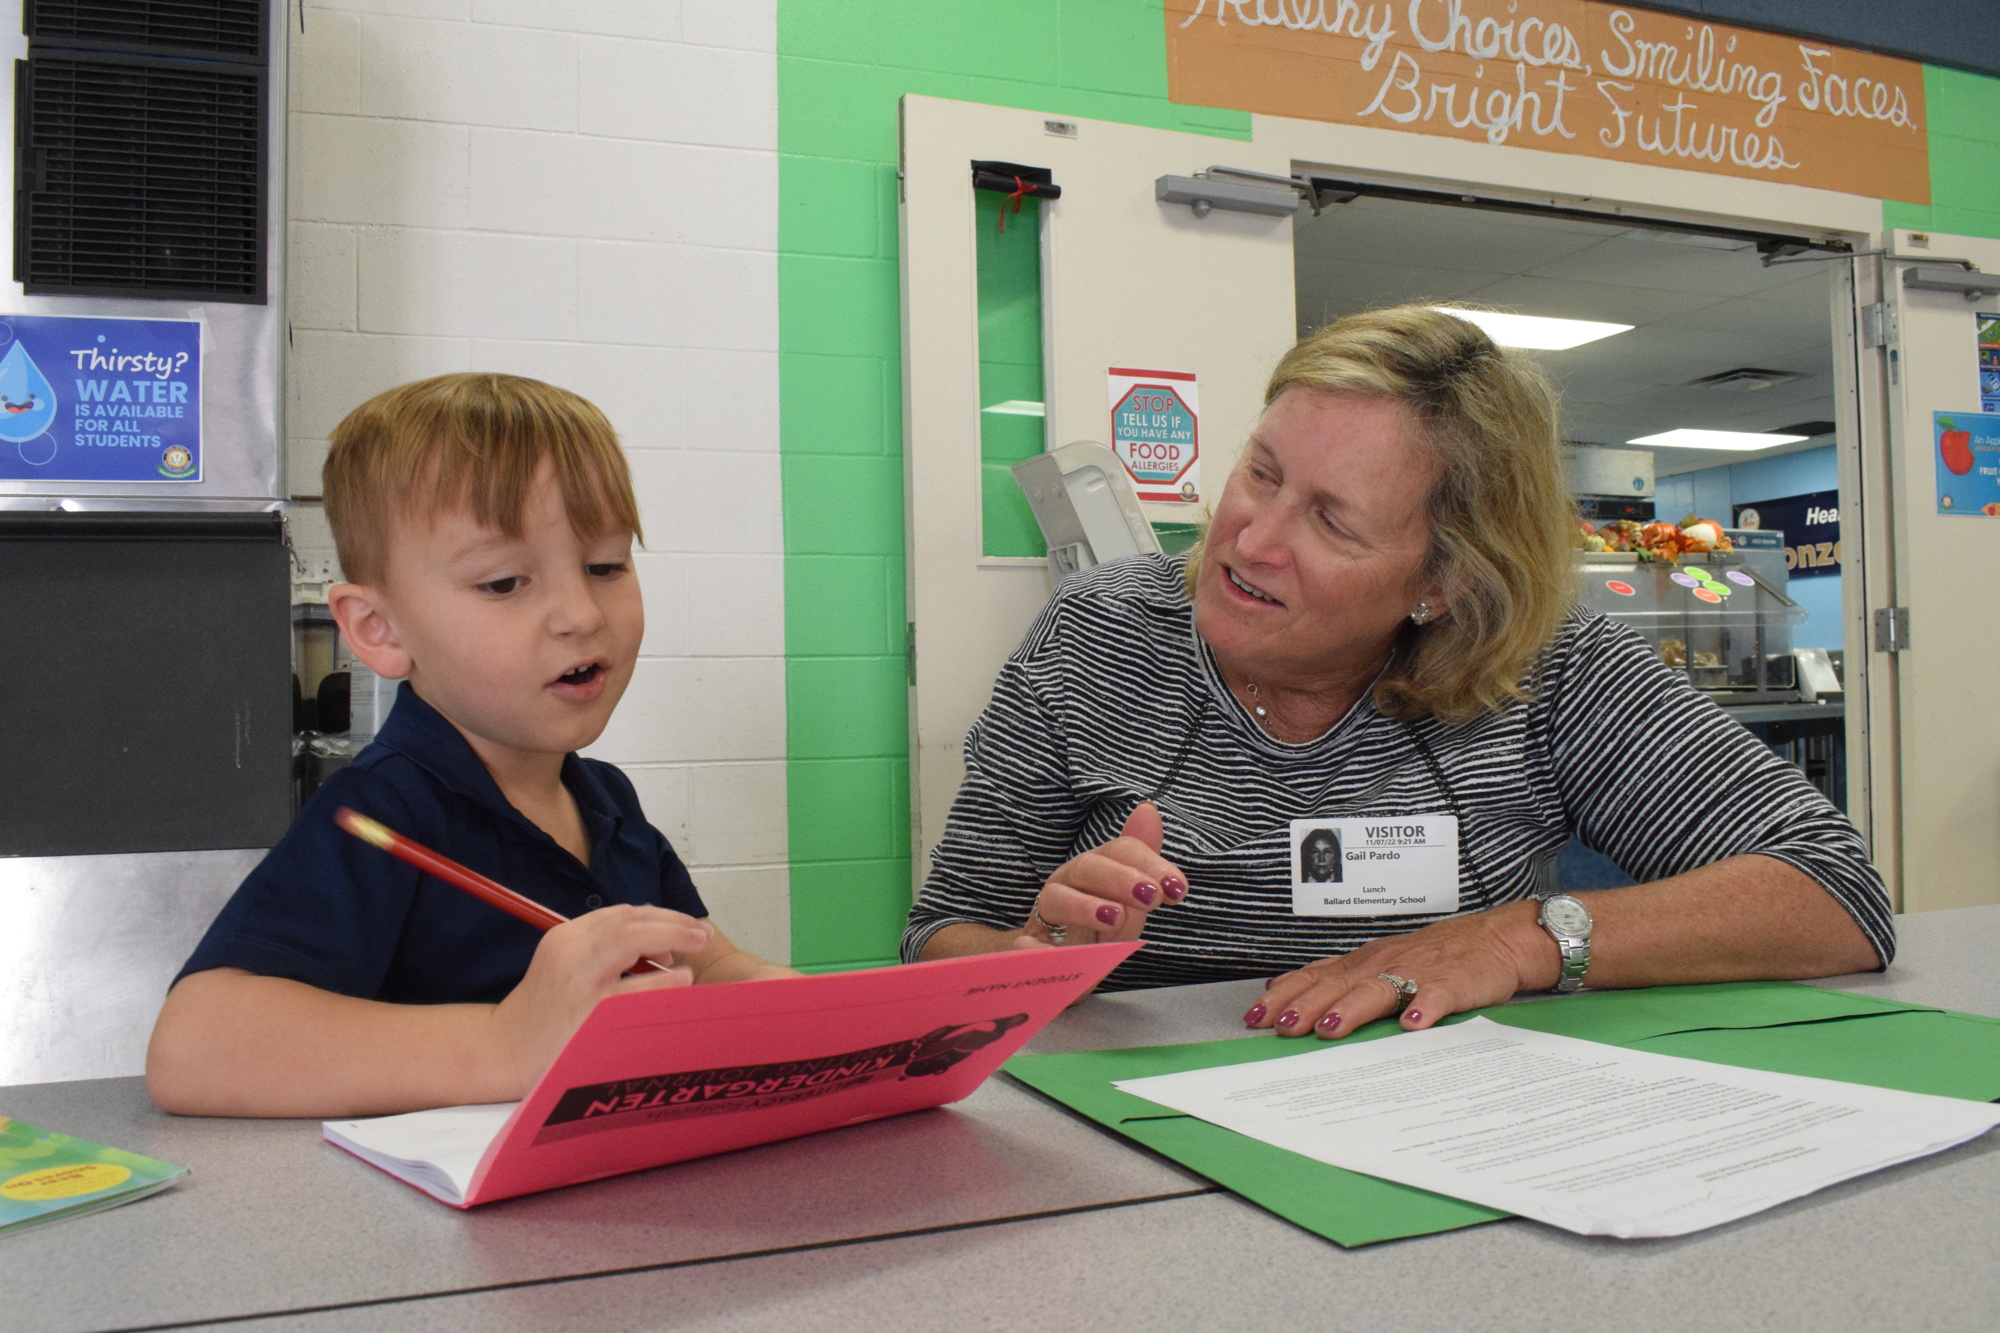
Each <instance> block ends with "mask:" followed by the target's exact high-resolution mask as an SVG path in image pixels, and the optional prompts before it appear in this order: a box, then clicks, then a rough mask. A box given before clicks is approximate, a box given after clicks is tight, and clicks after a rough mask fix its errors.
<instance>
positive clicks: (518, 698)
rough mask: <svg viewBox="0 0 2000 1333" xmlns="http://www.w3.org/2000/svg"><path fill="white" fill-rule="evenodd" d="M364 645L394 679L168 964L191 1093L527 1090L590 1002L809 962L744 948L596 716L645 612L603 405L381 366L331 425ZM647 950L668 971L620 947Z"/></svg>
mask: <svg viewBox="0 0 2000 1333" xmlns="http://www.w3.org/2000/svg"><path fill="white" fill-rule="evenodd" d="M325 492H326V512H327V519H328V521H329V522H330V523H331V524H332V527H333V534H334V540H335V542H336V544H337V545H338V547H339V550H340V560H341V566H342V568H343V570H344V571H345V573H346V575H347V577H348V579H349V580H350V582H347V583H341V584H336V585H334V586H333V587H332V588H330V589H329V590H328V594H327V602H328V605H329V606H330V608H331V610H332V612H333V616H334V619H335V620H336V621H337V622H338V623H339V625H340V629H341V633H342V634H343V635H344V636H345V638H346V640H347V644H348V646H349V648H350V649H351V650H352V651H353V653H354V656H355V657H356V658H358V659H359V660H360V661H361V662H363V663H364V664H366V665H367V666H368V667H369V668H370V669H371V670H373V671H374V672H376V674H378V675H380V676H384V677H387V678H391V679H395V678H400V679H402V680H403V682H404V683H403V685H402V687H401V688H400V690H399V692H398V694H397V699H396V706H395V708H394V710H393V711H392V712H391V713H390V715H389V718H388V720H387V721H386V722H385V723H384V724H383V726H382V728H381V731H380V734H379V735H378V736H377V737H376V740H375V743H374V744H372V745H370V746H369V747H368V748H367V749H366V750H364V751H362V752H361V754H360V755H359V756H357V757H356V758H355V760H354V762H353V763H352V764H350V765H348V766H347V767H346V768H344V769H342V770H340V771H339V772H338V773H336V774H334V776H333V777H332V778H331V779H329V780H328V782H327V783H326V785H325V786H324V787H322V788H321V789H320V790H319V792H318V793H316V794H315V795H314V797H313V798H312V800H311V801H310V802H308V803H307V805H306V807H305V809H304V810H303V811H301V812H300V814H299V817H298V819H297V820H296V821H295V822H294V823H293V825H292V827H291V829H290V831H289V832H287V833H286V834H285V837H284V839H283V841H281V842H280V843H279V844H278V845H277V846H276V847H275V848H273V849H272V851H271V854H270V855H269V856H267V857H265V858H264V861H263V862H262V864H260V865H259V866H258V867H257V869H256V870H254V871H252V872H251V874H250V877H249V878H248V879H247V880H246V881H244V883H243V886H242V887H241V888H240V889H238V890H237V892H236V895H235V897H233V898H232V899H230V901H229V904H228V905H227V906H226V907H224V908H223V910H222V913H221V915H220V916H218V917H217V918H216V921H215V924H214V925H213V926H211V927H210V928H209V932H208V935H207V936H206V937H205V938H204V939H203V940H202V942H201V944H200V945H199V946H198V947H197V948H196V949H195V952H194V956H193V957H192V958H190V959H189V960H188V962H187V966H186V967H185V968H183V969H182V971H181V975H180V977H179V978H178V979H177V980H176V982H175V985H174V987H173V989H172V991H171V992H170V993H169V994H168V996H167V1001H166V1004H165V1006H164V1007H163V1008H162V1009H161V1011H160V1017H159V1021H158V1022H157V1024H156V1025H155V1026H154V1028H153V1039H152V1045H151V1047H150V1049H149V1050H148V1051H147V1055H146V1079H147V1085H148V1087H149V1088H150V1089H151V1091H152V1094H153V1099H154V1100H155V1101H156V1102H158V1103H159V1104H160V1106H161V1107H163V1108H165V1109H166V1110H168V1111H172V1112H176V1113H179V1114H184V1115H254V1116H313V1117H340V1116H354V1115H379V1114H386V1113H390V1112H396V1111H408V1110H415V1109H419V1108H423V1107H430V1106H445V1105H455V1104H461V1103H472V1102H500V1101H512V1100H515V1099H517V1098H519V1097H521V1096H523V1095H524V1094H525V1093H526V1092H527V1090H528V1088H529V1086H530V1085H532V1084H533V1082H534V1080H535V1078H536V1077H537V1076H538V1075H539V1074H540V1073H541V1071H542V1070H543V1069H544V1068H546V1067H547V1065H548V1063H549V1061H550V1060H552V1059H553V1058H554V1057H555V1054H556V1052H557V1051H559V1050H560V1049H562V1046H563V1043H564V1042H566V1041H567V1040H568V1039H569V1037H570V1034H571V1033H572V1032H574V1031H575V1030H576V1027H577V1025H578V1024H579V1023H580V1022H582V1021H583V1018H584V1016H585V1015H586V1014H588V1013H589V1012H590V1010H591V1008H592V1006H594V1005H595V1004H596V1003H597V1001H598V1000H600V999H601V998H603V997H604V996H606V995H611V994H614V993H616V992H620V991H631V990H648V989H653V988H655V987H661V986H676V985H687V984H689V983H690V982H718V981H742V980H752V979H758V978H763V977H772V976H791V975H795V974H794V973H792V972H791V971H790V969H788V968H782V967H777V966H774V965H772V964H770V963H766V962H764V961H763V960H762V959H759V958H755V957H753V956H751V955H749V954H746V953H743V952H742V951H740V950H738V949H737V948H735V947H734V946H733V945H731V944H730V943H729V941H728V940H727V939H725V938H724V937H723V935H722V932H721V931H719V930H717V929H715V927H714V926H713V925H711V924H710V923H709V922H708V921H707V919H706V918H707V910H706V909H705V908H704V907H703V906H702V902H701V898H700V896H699V895H698V894H697V893H696V892H695V888H694V885H693V884H692V883H691V882H690V881H689V879H688V874H687V870H686V868H685V867H683V866H682V864H681V862H680V858H679V857H677V856H675V855H674V850H673V848H672V847H671V846H669V845H668V843H667V840H666V838H664V837H663V836H661V834H660V833H659V832H658V831H657V830H655V829H654V828H653V827H652V826H651V825H650V824H648V823H647V822H646V819H645V816H644V815H643V814H642V813H641V812H640V809H639V802H638V799H637V797H636V795H635V794H634V792H633V790H632V784H631V783H630V782H629V781H628V780H627V779H626V777H625V775H624V774H622V773H620V772H619V771H618V770H617V769H616V768H614V767H612V766H611V765H609V764H605V763H600V762H597V761H595V760H589V759H579V758H578V757H577V756H576V754H575V751H577V750H579V749H581V748H583V747H584V746H586V745H589V744H590V743H591V742H592V741H594V740H596V739H597V737H598V736H599V735H600V734H601V733H602V732H603V730H604V726H605V723H606V722H608V721H609V720H610V717H611V710H612V709H613V708H614V707H616V706H617V703H618V699H619V697H620V696H621V695H622V694H624V692H625V687H626V685H627V684H629V683H630V681H631V679H632V669H633V665H634V662H635V660H636V658H637V656H638V652H639V640H640V637H641V635H642V633H643V632H644V629H645V612H644V609H643V607H642V606H641V604H640V597H639V580H638V576H637V574H636V573H635V572H634V570H633V567H632V543H633V540H634V538H635V537H637V536H638V535H639V515H638V507H637V505H636V503H635V501H634V500H633V496H632V484H631V479H630V476H629V474H628V473H627V471H626V467H625V458H624V455H623V454H622V453H621V452H620V450H619V447H618V441H617V437H616V436H615V435H614V433H613V432H612V429H611V423H610V422H609V421H607V420H606V419H605V417H604V414H603V413H601V412H599V411H598V410H597V409H596V408H595V407H593V406H592V405H591V404H590V403H588V402H585V401H584V400H583V399H582V398H579V397H577V396H576V395H575V394H572V393H569V392H567V391H565V390H562V389H558V388H554V387H552V386H550V385H547V384H542V383H539V382H537V381H535V380H528V379H520V378H517V377H514V376H509V375H487V374H465V375H445V376H440V377H439V378H437V379H431V380H423V381H420V382H418V383H415V384H406V385H404V386H402V387H401V388H399V389H392V390H390V391H389V392H387V393H385V394H382V395H380V396H379V397H376V398H373V399H370V400H369V401H368V402H366V403H363V404H362V405H361V406H360V407H358V408H356V409H355V410H354V411H353V412H352V413H350V414H349V415H348V417H347V419H346V420H345V421H343V422H341V423H340V425H339V427H338V428H336V429H335V431H334V433H333V447H332V450H331V452H330V453H329V454H328V457H327V463H326V474H325ZM343 805H344V806H351V807H352V808H354V809H355V810H358V811H360V812H361V813H363V814H365V815H370V816H372V817H374V818H376V819H379V820H380V821H382V822H383V823H384V824H387V825H388V826H389V827H390V828H392V829H395V830H396V831H397V832H399V833H403V834H406V835H407V836H409V837H411V838H414V839H415V840H416V841H418V842H421V843H423V844H424V845H426V846H428V847H431V848H434V849H435V850H437V851H439V852H442V853H443V854H444V855H446V856H449V857H451V858H452V859H454V860H456V861H459V862H461V863H463V864H465V865H468V866H470V867H472V868H473V869H474V870H477V871H480V872H481V873H483V874H486V875H489V876H491V877H492V878H494V879H497V880H499V881H500V882H501V883H503V884H506V885H507V886H508V887H510V888H512V889H515V890H516V891H518V892H520V893H524V894H526V895H528V896H529V897H531V898H533V899H535V900H536V901H538V902H541V903H543V904H545V905H547V906H549V907H551V908H553V909H554V910H556V911H557V912H560V913H562V914H563V915H564V916H568V917H571V918H573V919H572V920H571V921H569V922H568V923H566V924H564V925H561V926H558V927H556V928H555V929H553V930H551V931H549V932H548V933H547V934H542V933H540V932H538V931H537V930H536V929H535V928H534V927H532V926H529V925H526V924H524V923H522V922H520V921H517V920H515V919H514V918H513V917H511V916H508V915H506V914H504V913H502V912H500V911H499V910H498V909H496V908H494V907H491V906H489V905H487V904H486V903H484V902H481V901H479V900H477V899H475V898H473V897H471V896H470V895H468V894H466V893H464V892H463V891H462V890H460V889H457V888H454V887H452V886H450V885H448V884H445V883H442V882H441V881H439V880H436V879H433V878H431V877H430V876H428V875H425V874H423V873H422V872H420V871H417V870H415V869H414V868H412V867H410V866H408V865H406V864H404V863H403V862H401V861H399V860H396V859H394V858H392V857H390V856H389V855H388V854H387V853H385V852H382V851H379V850H377V849H376V848H374V847H371V846H369V845H367V844H366V843H363V842H361V841H359V840H358V839H355V838H353V837H350V836H349V835H347V834H346V833H343V832H341V831H340V830H339V829H338V828H336V827H335V825H334V822H333V813H334V811H335V810H336V809H337V808H338V807H340V806H343ZM641 958H651V959H654V960H656V961H658V962H660V963H662V964H665V965H667V966H668V968H669V970H668V971H666V972H664V973H660V972H649V973H642V974H638V975H634V976H625V975H624V974H625V973H626V972H627V971H628V970H629V969H630V968H632V967H633V966H634V965H636V964H637V963H638V961H639V960H640V959H641Z"/></svg>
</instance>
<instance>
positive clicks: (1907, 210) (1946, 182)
mask: <svg viewBox="0 0 2000 1333" xmlns="http://www.w3.org/2000/svg"><path fill="white" fill-rule="evenodd" d="M1924 114H1925V116H1926V117H1927V118H1928V119H1929V121H1930V123H1929V124H1928V125H1926V126H1925V127H1924V129H1925V132H1926V133H1927V134H1928V135H1929V138H1930V148H1931V201H1930V203H1929V204H1928V205H1925V204H1906V203H1901V202H1899V201H1896V200H1887V201H1884V203H1883V205H1882V225H1883V226H1885V227H1907V228H1909V229H1910V230H1912V231H1945V232H1955V233H1957V234H1958V235H1961V236H1992V237H2000V79H1991V78H1987V77H1986V76H1985V75H1983V74H1968V73H1967V72H1965V71H1964V70H1958V69H1943V68H1941V67H1939V66H1937V65H1926V66H1924Z"/></svg>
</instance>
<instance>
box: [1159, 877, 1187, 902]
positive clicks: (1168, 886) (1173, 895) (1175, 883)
mask: <svg viewBox="0 0 2000 1333" xmlns="http://www.w3.org/2000/svg"><path fill="white" fill-rule="evenodd" d="M1160 892H1161V893H1164V894H1166V895H1167V901H1168V902H1170V903H1177V902H1179V901H1180V900H1181V899H1183V898H1185V897H1187V885H1185V884H1183V883H1182V882H1181V880H1180V877H1179V876H1177V875H1168V876H1167V877H1166V878H1165V879H1162V880H1161V881H1160Z"/></svg>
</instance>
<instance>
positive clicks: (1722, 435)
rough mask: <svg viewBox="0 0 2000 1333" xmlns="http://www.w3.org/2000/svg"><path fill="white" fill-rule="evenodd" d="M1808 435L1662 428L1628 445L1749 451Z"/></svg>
mask: <svg viewBox="0 0 2000 1333" xmlns="http://www.w3.org/2000/svg"><path fill="white" fill-rule="evenodd" d="M1810 438H1812V437H1811V436H1808V435H1767V434H1765V433H1763V432H1761V431H1745V430H1691V429H1688V428H1686V427H1683V428H1681V429H1680V430H1669V431H1662V432H1661V433H1660V434H1658V435H1642V436H1640V437H1639V438H1638V439H1636V440H1627V441H1625V443H1627V444H1643V445H1645V446H1647V447H1648V448H1652V449H1661V448H1664V449H1733V450H1736V451H1738V452H1741V453H1748V452H1750V451H1752V450H1756V449H1775V448H1777V447H1778V446H1779V445H1781V444H1797V443H1798V442H1799V441H1800V440H1805V439H1810Z"/></svg>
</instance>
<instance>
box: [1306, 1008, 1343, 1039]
mask: <svg viewBox="0 0 2000 1333" xmlns="http://www.w3.org/2000/svg"><path fill="white" fill-rule="evenodd" d="M1313 1026H1314V1027H1316V1028H1318V1029H1319V1030H1320V1031H1321V1032H1324V1033H1326V1034H1327V1035H1328V1036H1332V1035H1333V1033H1334V1030H1335V1029H1336V1028H1338V1027H1339V1026H1340V1015H1339V1014H1335V1013H1329V1014H1328V1015H1327V1016H1326V1017H1324V1018H1322V1019H1320V1021H1319V1022H1317V1023H1315V1024H1313Z"/></svg>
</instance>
